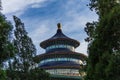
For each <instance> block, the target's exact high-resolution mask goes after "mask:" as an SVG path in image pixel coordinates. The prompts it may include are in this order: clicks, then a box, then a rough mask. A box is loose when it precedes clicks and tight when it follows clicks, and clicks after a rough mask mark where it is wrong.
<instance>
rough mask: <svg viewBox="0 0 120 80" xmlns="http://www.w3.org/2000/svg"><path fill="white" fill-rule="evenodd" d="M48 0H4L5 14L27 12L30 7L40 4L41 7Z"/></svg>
mask: <svg viewBox="0 0 120 80" xmlns="http://www.w3.org/2000/svg"><path fill="white" fill-rule="evenodd" d="M45 1H47V0H2V6H3V11H2V12H3V13H4V14H8V13H15V12H21V11H24V10H26V9H27V8H28V7H30V6H32V5H35V4H38V3H39V5H41V4H42V3H43V2H45Z"/></svg>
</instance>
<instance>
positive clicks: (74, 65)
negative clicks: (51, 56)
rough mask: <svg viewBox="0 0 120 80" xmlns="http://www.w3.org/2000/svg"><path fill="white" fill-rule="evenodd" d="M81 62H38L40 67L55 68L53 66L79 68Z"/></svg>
mask: <svg viewBox="0 0 120 80" xmlns="http://www.w3.org/2000/svg"><path fill="white" fill-rule="evenodd" d="M81 65H82V64H80V63H77V62H74V61H52V62H48V63H44V64H40V65H39V67H40V68H44V69H46V68H47V69H55V68H65V67H66V68H75V69H76V68H77V69H79V68H80V66H81Z"/></svg>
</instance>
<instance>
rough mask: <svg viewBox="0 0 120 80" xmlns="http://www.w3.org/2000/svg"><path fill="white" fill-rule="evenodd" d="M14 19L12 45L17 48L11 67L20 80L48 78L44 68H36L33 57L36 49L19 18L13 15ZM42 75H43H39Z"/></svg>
mask: <svg viewBox="0 0 120 80" xmlns="http://www.w3.org/2000/svg"><path fill="white" fill-rule="evenodd" d="M13 18H14V21H15V27H16V29H15V31H14V33H15V40H14V45H15V47H16V49H17V55H16V57H15V59H14V62H13V67H14V69H15V71H17V72H20V73H17V74H18V77H19V79H20V80H43V79H44V80H48V79H47V78H48V77H49V74H48V73H46V72H45V71H44V70H41V69H38V68H36V63H35V62H34V57H35V56H36V49H35V46H34V44H33V42H32V40H31V38H30V37H29V36H28V35H27V32H26V30H25V28H24V24H23V23H22V22H21V20H20V19H19V18H17V17H16V16H13ZM39 76H43V77H41V78H40V77H39Z"/></svg>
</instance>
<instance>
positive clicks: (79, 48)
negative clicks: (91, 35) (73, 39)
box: [76, 41, 88, 55]
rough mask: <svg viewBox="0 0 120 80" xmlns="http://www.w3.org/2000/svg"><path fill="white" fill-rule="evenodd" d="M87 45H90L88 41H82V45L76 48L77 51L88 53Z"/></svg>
mask: <svg viewBox="0 0 120 80" xmlns="http://www.w3.org/2000/svg"><path fill="white" fill-rule="evenodd" d="M87 45H88V43H87V42H85V41H82V42H81V43H80V46H79V47H78V48H76V51H77V52H80V53H83V54H85V55H88V54H87Z"/></svg>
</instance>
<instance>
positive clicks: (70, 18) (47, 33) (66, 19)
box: [2, 0, 97, 54]
mask: <svg viewBox="0 0 120 80" xmlns="http://www.w3.org/2000/svg"><path fill="white" fill-rule="evenodd" d="M8 1H9V2H8ZM45 1H53V3H52V2H47V3H48V4H47V5H46V3H45ZM86 1H87V0H2V3H3V12H4V13H5V14H8V15H9V16H10V15H13V14H14V15H16V14H17V16H18V15H20V16H21V17H22V21H23V22H24V23H25V27H26V30H27V32H28V33H29V36H30V37H31V38H32V40H33V42H34V44H35V46H36V48H37V54H40V53H43V52H44V49H41V48H40V46H39V44H40V42H41V41H43V40H46V39H48V38H50V37H52V36H53V35H54V34H55V33H56V29H57V28H56V25H57V23H58V22H61V23H62V25H63V27H62V29H63V33H64V34H65V35H67V36H68V37H72V38H73V39H76V40H78V41H80V42H81V45H80V46H79V47H78V48H77V49H76V51H77V52H80V53H84V54H87V43H86V42H85V41H84V38H85V37H86V34H85V32H84V27H85V24H86V23H87V22H92V21H93V20H97V15H95V13H94V12H90V10H89V9H88V8H87V6H86V4H87V2H86ZM44 6H46V7H44ZM34 8H36V9H35V11H34ZM31 9H32V11H31ZM23 13H24V14H23ZM21 14H22V15H21ZM31 15H32V16H31ZM21 17H20V18H21Z"/></svg>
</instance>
